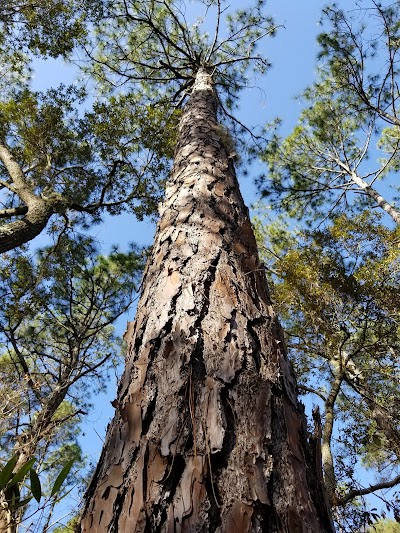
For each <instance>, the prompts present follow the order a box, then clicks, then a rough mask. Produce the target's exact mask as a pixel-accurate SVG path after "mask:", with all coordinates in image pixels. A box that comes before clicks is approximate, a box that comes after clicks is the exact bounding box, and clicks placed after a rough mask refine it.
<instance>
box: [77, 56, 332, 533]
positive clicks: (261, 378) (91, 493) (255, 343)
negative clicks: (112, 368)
mask: <svg viewBox="0 0 400 533" xmlns="http://www.w3.org/2000/svg"><path fill="white" fill-rule="evenodd" d="M217 107H218V98H217V93H216V91H215V87H214V84H213V77H212V69H210V68H207V67H206V66H199V68H198V70H197V72H195V79H194V83H193V86H192V89H191V95H190V98H189V100H188V102H187V104H186V106H185V108H184V111H183V114H182V117H181V120H180V126H179V138H178V142H177V147H176V151H175V157H174V165H173V170H172V173H171V177H170V180H169V181H168V183H167V187H166V193H165V199H164V202H163V204H162V207H161V218H160V221H159V224H158V228H157V233H156V237H155V242H154V246H153V250H152V254H151V257H150V258H149V261H148V264H147V267H146V270H145V276H144V280H143V284H142V287H143V290H142V295H141V300H140V302H139V305H138V310H137V316H136V320H135V322H134V323H132V324H131V325H130V327H129V328H128V331H127V334H126V339H127V340H128V342H129V349H128V355H127V360H126V368H125V372H124V374H123V376H122V379H121V382H120V385H119V390H118V397H117V399H116V400H115V402H114V403H115V406H116V413H115V417H114V420H113V421H112V423H111V424H110V426H109V428H108V433H107V438H106V442H105V446H104V449H103V452H102V455H101V458H100V461H99V464H98V467H97V470H96V472H95V475H94V477H93V480H92V482H91V485H90V487H89V490H88V493H87V499H86V506H85V510H84V516H83V520H82V526H81V528H82V531H84V532H89V531H99V532H100V531H137V532H138V531H152V532H156V531H168V532H170V531H171V532H172V531H181V532H192V531H224V532H232V531H240V532H247V531H271V532H272V531H274V532H275V531H276V532H278V531H279V532H287V533H293V532H328V531H333V529H332V525H331V520H330V515H329V511H328V508H327V505H326V503H325V500H324V490H323V485H322V478H321V474H320V471H321V468H320V456H319V455H318V453H317V452H316V450H315V449H312V447H310V446H309V443H308V442H307V429H306V423H305V417H304V414H303V409H302V406H301V405H300V404H299V403H298V401H297V391H296V383H295V378H294V375H293V372H292V369H291V366H290V363H289V362H288V360H287V357H286V353H285V348H284V342H283V338H282V333H281V330H280V327H279V325H278V322H277V319H276V316H275V315H274V313H273V310H272V306H271V301H270V298H269V295H268V290H267V287H266V281H265V276H264V272H263V269H262V266H261V264H260V262H259V260H258V255H257V247H256V243H255V239H254V234H253V230H252V227H251V224H250V221H249V215H248V210H247V208H246V207H245V205H244V203H243V199H242V197H241V194H240V191H239V186H238V182H237V179H236V175H235V170H234V166H233V161H232V157H231V155H230V152H229V150H227V143H226V132H225V131H224V130H223V128H222V127H221V125H219V124H218V121H217Z"/></svg>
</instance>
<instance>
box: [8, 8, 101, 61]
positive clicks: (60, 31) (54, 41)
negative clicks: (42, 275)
mask: <svg viewBox="0 0 400 533" xmlns="http://www.w3.org/2000/svg"><path fill="white" fill-rule="evenodd" d="M99 5H100V4H99V3H98V2H86V1H83V2H82V1H80V2H76V1H75V0H69V1H65V0H39V1H32V0H3V1H2V2H1V6H0V27H1V35H2V37H1V40H0V53H1V52H3V53H4V48H3V49H2V48H1V46H3V47H4V46H5V45H8V46H9V47H13V48H14V49H23V50H24V51H29V52H30V53H33V54H35V55H42V56H50V57H58V56H66V55H68V54H69V53H70V52H71V51H72V50H73V48H74V46H75V44H76V43H77V42H81V41H83V39H84V37H85V36H86V35H87V31H88V27H87V20H88V19H87V17H88V15H89V16H91V17H93V16H95V15H96V14H97V15H98V14H100V12H99Z"/></svg>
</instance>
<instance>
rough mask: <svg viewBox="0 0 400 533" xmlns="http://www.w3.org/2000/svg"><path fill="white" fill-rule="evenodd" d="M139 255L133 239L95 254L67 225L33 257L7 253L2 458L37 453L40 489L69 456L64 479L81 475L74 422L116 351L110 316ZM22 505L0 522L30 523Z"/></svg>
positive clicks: (0, 318) (1, 329)
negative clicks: (124, 249) (129, 245)
mask: <svg viewBox="0 0 400 533" xmlns="http://www.w3.org/2000/svg"><path fill="white" fill-rule="evenodd" d="M142 259H143V256H142V255H141V253H140V252H139V251H138V250H136V249H133V250H132V251H131V252H130V253H128V254H121V253H118V252H117V251H114V252H113V253H111V254H110V255H109V256H107V257H106V256H99V255H98V254H97V251H96V248H95V246H94V243H93V241H92V240H91V239H89V238H87V237H79V236H77V235H74V234H68V233H66V232H64V234H62V235H61V236H60V238H59V240H58V242H57V243H56V245H54V246H51V247H49V248H47V249H44V250H42V251H41V252H40V255H39V257H38V258H37V259H32V258H31V257H30V256H29V254H28V253H24V254H21V253H20V252H18V253H10V254H8V255H5V254H3V257H2V260H1V274H0V276H1V284H0V294H1V300H2V302H3V304H2V308H1V310H0V340H1V343H2V350H1V354H0V377H1V381H2V384H3V385H2V391H1V395H2V397H3V402H2V403H1V408H0V409H1V414H2V423H1V432H0V454H1V456H0V461H1V462H2V463H3V464H4V463H5V462H6V461H7V459H8V458H9V457H10V453H11V452H12V454H16V456H17V457H18V459H17V463H16V465H15V470H18V468H19V467H21V466H22V465H24V464H25V463H26V462H27V461H28V460H29V459H31V458H32V457H36V458H37V462H36V468H37V469H38V471H39V474H40V479H41V485H42V487H43V493H44V494H46V491H51V488H52V487H53V484H54V480H55V475H57V473H58V471H59V470H60V468H61V467H62V466H63V465H65V464H67V463H68V462H69V461H70V460H71V459H74V460H75V462H76V465H75V467H74V475H73V476H72V474H71V475H70V478H69V480H67V485H65V486H64V488H65V490H67V489H68V485H70V486H74V485H77V484H78V485H79V484H81V481H80V479H79V478H80V477H81V476H78V478H77V477H76V470H77V468H78V467H81V468H82V466H83V457H82V453H81V450H80V446H79V445H78V443H77V435H78V433H79V424H80V421H81V420H82V417H83V416H85V415H86V414H87V412H88V410H90V407H91V397H92V396H93V394H95V393H97V392H99V391H100V390H101V389H102V388H104V386H105V383H106V381H107V374H108V372H109V371H110V370H111V369H112V368H113V366H115V365H116V361H117V360H118V342H117V338H116V336H115V334H114V328H113V325H112V324H113V322H114V321H115V320H116V318H118V317H119V316H120V315H121V314H122V313H124V312H125V311H126V309H127V308H128V306H129V305H130V304H131V302H132V299H133V297H134V295H135V291H136V288H137V286H138V282H139V276H140V273H141V269H142ZM54 504H55V500H54V499H53V500H52V501H51V502H49V504H48V506H47V507H46V509H44V510H43V512H42V513H41V514H40V516H38V515H37V514H36V515H35V516H34V517H32V520H34V522H35V527H39V525H41V526H42V527H43V528H44V529H43V530H45V529H46V524H47V525H49V523H50V519H51V515H52V512H53V510H54ZM21 511H22V513H21V512H17V513H16V514H15V515H14V516H13V517H11V518H12V521H13V524H11V525H10V524H6V525H5V524H3V523H2V524H1V527H3V529H4V530H5V531H8V529H9V528H10V527H15V525H16V523H17V522H18V521H19V520H20V519H21V518H22V515H23V514H25V525H26V524H28V523H29V520H30V519H29V516H30V515H31V514H32V513H33V512H34V511H35V509H34V508H32V509H31V510H30V509H26V508H25V507H24V508H22V509H21ZM27 527H28V526H27ZM28 529H29V527H28Z"/></svg>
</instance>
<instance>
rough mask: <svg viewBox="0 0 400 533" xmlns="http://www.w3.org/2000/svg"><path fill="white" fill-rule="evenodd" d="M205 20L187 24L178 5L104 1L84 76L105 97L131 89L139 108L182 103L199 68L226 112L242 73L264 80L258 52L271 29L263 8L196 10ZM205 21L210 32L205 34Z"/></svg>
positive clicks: (161, 0) (214, 5)
mask: <svg viewBox="0 0 400 533" xmlns="http://www.w3.org/2000/svg"><path fill="white" fill-rule="evenodd" d="M196 9H200V10H202V11H203V10H204V13H205V15H204V17H202V18H199V19H197V20H194V21H192V23H191V22H190V21H188V20H187V19H186V16H185V5H184V3H183V2H181V1H179V0H176V1H171V0H156V1H151V2H146V3H143V2H138V1H136V0H129V1H127V2H125V1H124V2H121V1H117V2H109V3H106V5H105V13H106V16H105V17H104V19H103V20H101V21H100V22H99V23H98V24H96V25H95V35H94V37H93V42H92V50H93V53H92V54H91V58H92V59H94V61H92V62H91V63H90V64H89V65H88V71H89V72H90V73H91V74H92V75H94V76H95V78H96V79H97V80H99V81H100V83H102V84H103V87H104V89H105V90H106V91H107V92H108V91H109V90H110V86H111V87H115V86H123V85H129V86H130V87H131V86H132V85H133V84H134V85H135V87H136V90H139V91H140V92H141V98H142V100H143V101H147V102H149V103H152V102H159V101H160V100H161V101H164V100H166V101H167V102H169V104H171V103H177V104H178V105H180V103H181V102H182V101H183V100H184V98H185V96H186V92H187V91H188V89H190V86H191V84H192V83H193V80H194V77H195V75H196V73H197V71H198V69H199V68H200V67H202V68H206V69H209V70H210V71H211V70H212V71H213V73H214V80H215V84H216V86H217V87H218V89H219V91H220V97H221V100H222V101H224V102H225V105H226V106H227V107H231V106H232V104H233V103H234V102H235V100H236V98H237V93H238V91H240V89H242V88H243V87H244V86H245V85H246V72H247V70H248V69H249V68H250V69H252V70H253V71H257V72H259V73H263V72H264V71H265V70H266V68H268V66H269V63H268V61H267V60H266V59H265V58H263V57H262V55H260V54H259V53H258V50H257V47H258V43H259V41H260V40H261V39H262V38H263V37H264V36H266V35H274V33H275V31H276V28H275V26H274V24H273V20H272V18H271V17H268V16H266V15H265V2H264V1H263V0H257V1H256V2H255V3H254V5H252V6H250V7H248V8H243V9H239V10H237V11H236V12H229V13H228V16H227V17H226V24H225V26H224V27H223V24H222V15H223V13H224V11H225V10H226V7H225V6H224V5H223V3H221V2H214V1H211V2H208V3H207V5H206V6H204V3H199V4H198V6H194V7H193V10H194V11H195V10H196ZM208 14H210V15H209V16H210V19H211V20H212V24H213V25H214V28H213V33H212V34H211V35H209V33H208V32H207V31H206V30H205V29H204V26H205V23H204V21H205V20H206V19H208V16H207V15H208Z"/></svg>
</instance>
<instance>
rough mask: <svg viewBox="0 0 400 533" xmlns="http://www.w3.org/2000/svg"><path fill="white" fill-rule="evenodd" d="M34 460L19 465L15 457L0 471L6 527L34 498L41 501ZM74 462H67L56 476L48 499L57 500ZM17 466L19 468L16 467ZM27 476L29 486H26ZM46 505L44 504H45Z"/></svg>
mask: <svg viewBox="0 0 400 533" xmlns="http://www.w3.org/2000/svg"><path fill="white" fill-rule="evenodd" d="M36 461H37V460H36V458H35V457H32V458H31V459H29V460H27V461H26V462H25V463H22V464H20V461H19V456H18V455H15V456H13V457H12V458H11V459H9V461H8V462H7V463H6V464H5V465H4V466H3V467H2V468H1V470H0V502H1V509H2V510H4V511H5V512H7V517H8V525H11V524H12V523H13V520H14V516H15V512H16V511H18V510H19V509H20V508H21V507H25V508H26V506H27V505H28V504H29V502H30V501H31V500H32V498H35V500H36V501H37V503H38V504H40V502H41V499H42V486H41V481H40V478H39V475H38V473H37V472H36V470H35V469H34V468H33V465H34V464H35V463H36ZM73 463H74V461H73V460H72V461H69V462H68V463H67V464H66V465H65V466H64V467H63V468H62V470H61V471H60V473H59V474H58V476H57V478H56V480H55V482H54V485H53V487H52V490H51V493H50V498H53V497H54V498H58V497H59V492H60V489H61V487H62V485H63V483H64V482H65V480H66V478H67V475H68V473H69V471H70V470H71V467H72V465H73ZM17 465H19V466H17ZM28 475H29V479H30V485H27V477H28ZM44 505H46V502H45V504H44Z"/></svg>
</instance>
